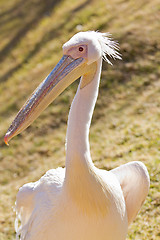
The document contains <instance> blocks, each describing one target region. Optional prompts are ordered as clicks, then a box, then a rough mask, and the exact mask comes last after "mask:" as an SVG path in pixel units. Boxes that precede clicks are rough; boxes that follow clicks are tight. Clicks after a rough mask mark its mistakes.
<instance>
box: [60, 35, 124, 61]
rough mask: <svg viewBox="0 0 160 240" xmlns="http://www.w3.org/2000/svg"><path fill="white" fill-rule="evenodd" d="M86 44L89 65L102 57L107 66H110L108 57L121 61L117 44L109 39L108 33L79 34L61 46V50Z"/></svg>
mask: <svg viewBox="0 0 160 240" xmlns="http://www.w3.org/2000/svg"><path fill="white" fill-rule="evenodd" d="M80 44H86V45H88V55H89V64H90V63H91V62H94V61H96V60H97V59H98V58H99V57H102V58H103V59H104V60H105V61H107V62H108V63H109V64H112V63H111V62H110V61H109V59H108V56H109V57H112V58H113V59H121V56H120V53H119V52H118V51H119V46H118V43H117V42H115V41H113V40H112V39H111V35H110V34H108V33H100V32H95V31H87V32H79V33H77V34H75V35H74V36H73V37H72V38H71V39H70V40H69V41H68V42H66V43H65V44H64V45H63V49H64V50H67V49H69V48H70V47H73V46H76V45H80Z"/></svg>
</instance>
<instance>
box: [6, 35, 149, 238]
mask: <svg viewBox="0 0 160 240" xmlns="http://www.w3.org/2000/svg"><path fill="white" fill-rule="evenodd" d="M117 51H118V48H117V44H115V43H114V42H113V41H112V40H111V39H110V38H109V37H107V35H105V34H101V33H99V32H98V33H97V32H81V33H78V34H76V35H75V36H73V37H72V38H71V39H70V40H69V41H68V42H67V43H66V44H64V46H63V52H64V55H65V56H67V57H68V56H70V58H72V59H74V62H75V61H77V59H80V60H79V61H82V59H83V64H82V65H80V67H79V66H78V67H77V68H76V70H75V72H74V70H72V71H71V72H69V74H68V75H67V76H68V79H70V78H72V75H75V74H77V72H78V71H79V72H78V75H76V76H79V75H81V76H82V78H81V80H80V83H79V86H78V89H77V93H76V95H75V98H74V100H73V103H72V106H71V110H70V113H69V119H68V128H67V143H66V169H63V168H58V169H55V170H54V169H52V170H49V171H48V172H47V173H46V174H45V175H44V176H43V177H41V178H40V180H39V181H37V182H35V183H29V184H25V185H24V186H23V187H21V188H20V190H19V192H18V195H17V200H16V212H17V219H20V220H21V225H20V226H19V227H18V220H17V222H16V231H17V239H19V236H20V239H21V240H44V239H45V240H124V239H126V234H127V229H128V225H129V224H130V223H131V222H132V221H133V220H134V218H135V217H136V215H137V213H138V211H139V209H140V207H141V205H142V203H143V202H144V200H145V198H146V195H147V194H148V189H149V175H148V172H147V169H146V167H145V166H144V164H143V163H141V162H131V163H128V164H125V165H122V166H120V167H118V168H116V169H114V170H112V171H105V170H100V169H97V168H96V167H95V166H94V165H93V162H92V159H91V156H90V147H89V140H88V138H89V127H90V123H91V118H92V114H93V110H94V106H95V103H96V100H97V96H98V88H99V81H100V74H101V67H102V57H103V58H104V59H105V60H107V61H108V62H109V63H110V61H109V60H108V58H107V55H109V56H111V57H113V58H120V56H119V54H118V52H117ZM76 64H77V63H76ZM76 66H77V65H76ZM58 67H59V65H58ZM68 68H69V69H70V68H72V69H73V66H70V65H67V67H65V71H64V72H63V74H62V72H60V74H61V75H62V78H65V77H66V75H65V74H66V71H68V70H67V69H68ZM79 69H80V70H79ZM62 71H63V70H62ZM69 71H70V70H69ZM67 73H68V72H67ZM75 78H76V77H74V80H75ZM67 81H68V80H67ZM65 84H66V83H65ZM65 87H66V85H65ZM40 88H41V86H40ZM37 91H39V89H38V90H37ZM36 96H38V94H37V95H36ZM19 115H20V114H19ZM19 118H20V117H19ZM23 119H24V117H23ZM18 121H20V120H19V119H18ZM18 125H19V123H18ZM21 125H22V124H21ZM16 129H17V127H16ZM11 130H12V129H10V131H9V133H8V135H7V137H8V136H9V137H10V135H9V134H11ZM16 131H17V130H16ZM19 132H20V131H19ZM19 132H18V133H19ZM14 134H15V133H14ZM10 138H11V137H10Z"/></svg>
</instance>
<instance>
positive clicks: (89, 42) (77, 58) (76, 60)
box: [4, 31, 120, 144]
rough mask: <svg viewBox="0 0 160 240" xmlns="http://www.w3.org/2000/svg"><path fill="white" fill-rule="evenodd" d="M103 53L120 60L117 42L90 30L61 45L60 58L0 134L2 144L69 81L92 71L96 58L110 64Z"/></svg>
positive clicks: (25, 125)
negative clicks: (4, 133) (61, 54)
mask: <svg viewBox="0 0 160 240" xmlns="http://www.w3.org/2000/svg"><path fill="white" fill-rule="evenodd" d="M106 54H107V55H109V56H111V57H113V58H118V59H120V56H119V53H118V52H117V44H116V43H115V42H114V41H112V40H111V39H110V38H109V37H108V35H107V34H104V33H99V32H94V31H89V32H79V33H77V34H75V35H74V36H73V37H72V38H71V39H70V40H69V41H68V42H66V43H65V44H64V45H63V56H62V58H61V60H60V61H59V62H58V64H57V65H56V66H55V68H54V69H53V70H52V71H51V73H50V74H49V75H48V76H47V77H46V78H45V79H44V81H43V82H42V83H41V84H40V85H39V86H38V87H37V88H36V90H35V91H34V92H33V93H32V95H31V96H30V97H29V99H28V100H27V101H26V103H25V104H24V105H23V107H22V108H21V109H20V111H19V112H18V114H17V116H16V117H15V119H14V121H13V122H12V124H11V125H10V127H9V129H8V131H7V133H6V135H5V137H4V141H5V143H6V144H8V142H9V140H10V139H11V138H13V137H14V136H16V135H18V134H19V133H21V132H22V131H23V130H24V129H26V128H27V127H28V126H29V125H30V124H31V123H32V122H33V121H34V120H35V119H36V118H37V117H38V116H39V115H40V113H41V112H42V111H43V110H44V109H45V108H46V107H47V106H48V105H49V104H50V103H51V102H52V101H53V100H54V99H55V98H56V97H57V96H58V95H59V94H61V93H62V92H63V91H64V89H65V88H67V87H68V86H69V85H70V84H71V83H73V82H74V81H75V80H76V79H78V78H79V77H80V76H82V75H85V74H87V73H90V72H92V71H94V68H95V67H96V65H95V63H96V61H97V60H98V59H99V58H102V57H103V58H104V59H105V60H106V61H107V62H108V63H110V61H109V60H108V58H107V56H106ZM86 84H87V83H86ZM86 84H84V85H83V86H85V85H86Z"/></svg>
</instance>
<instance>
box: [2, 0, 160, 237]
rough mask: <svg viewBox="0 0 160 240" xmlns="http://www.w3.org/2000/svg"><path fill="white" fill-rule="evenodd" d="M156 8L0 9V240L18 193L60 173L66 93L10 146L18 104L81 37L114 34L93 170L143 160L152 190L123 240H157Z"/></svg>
mask: <svg viewBox="0 0 160 240" xmlns="http://www.w3.org/2000/svg"><path fill="white" fill-rule="evenodd" d="M159 22H160V5H159V1H158V0H153V1H150V0H123V1H122V0H112V1H111V0H108V1H105V0H99V1H96V0H86V1H85V0H82V1H76V0H69V1H66V0H63V1H62V0H61V1H58V0H57V1H51V0H47V1H40V0H28V1H23V2H22V1H20V0H12V1H4V0H1V1H0V32H1V34H0V64H1V71H0V140H1V141H0V184H1V188H0V196H1V198H0V239H2V240H6V239H7V240H11V239H14V237H15V233H14V219H15V213H14V212H13V210H12V206H14V202H15V198H16V194H17V191H18V188H19V187H20V186H22V185H23V184H24V183H26V182H29V181H35V180H37V179H39V178H40V176H41V175H42V174H44V173H45V171H47V170H48V169H50V168H56V167H58V166H64V165H65V150H64V145H65V133H66V127H67V115H68V111H69V106H70V104H71V102H72V99H73V96H74V94H75V91H76V88H77V84H78V83H74V84H73V85H72V86H70V87H69V88H68V89H67V90H66V91H65V92H64V93H63V94H62V95H61V96H60V97H59V98H57V99H56V100H55V101H54V103H53V104H51V105H50V106H49V107H48V108H47V109H46V110H45V111H44V113H43V114H42V115H41V116H40V117H39V118H38V119H37V120H36V121H35V122H34V123H33V124H32V126H30V127H29V128H28V129H27V130H26V131H24V132H23V133H22V134H21V135H19V136H17V137H15V138H14V139H13V140H12V141H11V143H10V146H9V147H7V146H5V145H4V143H3V136H4V134H5V132H6V130H7V128H8V126H9V125H10V123H11V121H12V120H13V118H14V116H15V115H16V113H17V111H18V110H19V108H20V107H21V106H22V104H23V103H24V101H25V100H26V99H27V97H28V96H29V95H30V93H31V92H32V91H33V90H34V88H35V87H36V86H37V85H38V83H39V82H40V81H42V79H43V78H44V77H45V76H46V75H47V74H48V73H49V72H50V70H51V69H52V68H53V67H54V66H55V64H56V62H57V61H58V60H59V59H60V57H61V56H62V50H61V47H62V44H63V43H65V42H66V41H67V40H68V39H69V38H70V37H71V36H72V35H73V34H74V33H76V32H77V31H79V29H81V30H83V31H86V30H100V31H103V32H108V31H109V32H111V33H112V34H113V37H114V38H115V39H117V40H118V42H119V43H120V47H121V53H122V56H123V61H117V62H114V61H112V62H114V66H113V67H111V66H108V65H107V63H104V64H103V72H102V80H101V86H100V93H99V98H98V101H97V105H96V109H95V112H94V116H93V121H92V126H91V130H90V144H91V154H92V158H93V161H94V163H95V165H96V166H98V167H100V168H104V169H112V168H114V167H117V166H119V165H121V164H123V163H126V162H130V161H134V160H140V161H142V162H144V163H145V164H146V166H147V168H148V171H149V174H150V178H151V187H150V192H149V195H148V197H147V200H146V202H145V204H144V205H143V207H142V209H141V212H140V213H139V214H138V216H137V218H136V219H135V221H134V223H133V224H132V225H131V226H130V228H129V231H128V238H127V239H128V240H133V239H135V240H146V239H148V240H154V239H156V240H157V239H160V230H159V223H160V217H159V212H160V184H159V182H160V123H159V119H160V30H159Z"/></svg>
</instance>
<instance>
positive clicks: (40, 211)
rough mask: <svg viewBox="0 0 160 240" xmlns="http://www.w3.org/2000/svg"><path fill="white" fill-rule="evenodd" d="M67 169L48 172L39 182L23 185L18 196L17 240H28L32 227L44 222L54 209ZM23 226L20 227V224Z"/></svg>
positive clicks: (16, 208)
mask: <svg viewBox="0 0 160 240" xmlns="http://www.w3.org/2000/svg"><path fill="white" fill-rule="evenodd" d="M64 176H65V169H64V168H57V169H51V170H49V171H47V172H46V174H45V175H44V176H42V177H41V178H40V179H39V180H38V181H37V182H31V183H27V184H25V185H23V186H22V187H21V188H20V189H19V192H18V194H17V199H16V207H15V210H16V214H17V218H16V221H15V230H16V232H17V239H19V237H20V239H21V240H28V239H30V237H31V234H32V233H31V232H32V226H33V225H34V230H36V228H35V223H36V222H37V221H41V220H42V221H44V217H45V216H46V213H47V212H49V211H48V210H49V208H51V207H53V205H54V201H55V200H56V196H57V194H58V192H59V190H60V189H61V187H62V185H63V181H64ZM19 221H20V222H21V225H20V226H18V222H19Z"/></svg>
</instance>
